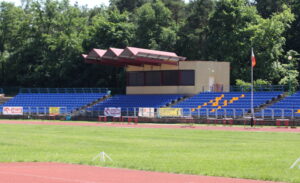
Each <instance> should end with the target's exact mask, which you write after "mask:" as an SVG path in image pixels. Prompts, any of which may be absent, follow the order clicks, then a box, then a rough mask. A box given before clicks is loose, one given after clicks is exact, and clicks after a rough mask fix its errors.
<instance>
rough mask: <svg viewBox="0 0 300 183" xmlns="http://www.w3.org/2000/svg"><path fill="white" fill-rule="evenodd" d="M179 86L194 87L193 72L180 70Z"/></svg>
mask: <svg viewBox="0 0 300 183" xmlns="http://www.w3.org/2000/svg"><path fill="white" fill-rule="evenodd" d="M179 78H180V80H179V85H195V71H194V70H181V71H180V77H179Z"/></svg>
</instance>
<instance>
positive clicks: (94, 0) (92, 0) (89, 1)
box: [0, 0, 109, 8]
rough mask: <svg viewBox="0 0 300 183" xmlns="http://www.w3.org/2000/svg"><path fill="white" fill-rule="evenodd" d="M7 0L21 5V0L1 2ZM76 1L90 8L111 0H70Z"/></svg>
mask: <svg viewBox="0 0 300 183" xmlns="http://www.w3.org/2000/svg"><path fill="white" fill-rule="evenodd" d="M2 1H6V2H13V3H15V5H17V6H19V5H21V0H0V2H2ZM75 2H78V4H79V5H80V6H81V5H82V6H83V5H88V7H89V8H92V7H95V6H99V5H101V4H104V5H107V6H108V5H109V0H70V3H71V4H75Z"/></svg>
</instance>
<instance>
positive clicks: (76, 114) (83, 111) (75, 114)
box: [71, 95, 111, 116]
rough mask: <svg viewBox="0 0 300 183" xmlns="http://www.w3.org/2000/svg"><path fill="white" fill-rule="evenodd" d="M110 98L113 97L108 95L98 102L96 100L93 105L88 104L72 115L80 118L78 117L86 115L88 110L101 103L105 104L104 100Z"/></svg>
mask: <svg viewBox="0 0 300 183" xmlns="http://www.w3.org/2000/svg"><path fill="white" fill-rule="evenodd" d="M110 97H111V95H106V96H104V97H102V98H99V99H98V100H95V101H93V102H91V103H89V104H87V105H85V106H82V107H80V108H79V109H77V110H76V111H73V112H72V114H71V115H72V116H78V115H80V113H85V112H86V109H87V108H89V107H93V106H94V105H96V104H98V103H100V102H103V101H104V100H106V99H108V98H110Z"/></svg>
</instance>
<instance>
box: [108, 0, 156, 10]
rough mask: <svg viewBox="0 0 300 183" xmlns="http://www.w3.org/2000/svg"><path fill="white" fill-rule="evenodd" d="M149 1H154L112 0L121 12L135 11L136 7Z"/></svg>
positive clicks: (112, 3) (149, 0)
mask: <svg viewBox="0 0 300 183" xmlns="http://www.w3.org/2000/svg"><path fill="white" fill-rule="evenodd" d="M148 2H152V0H110V3H111V5H112V6H116V7H117V8H118V10H120V11H121V12H124V11H129V12H133V11H134V10H135V9H136V8H138V7H141V6H142V5H144V4H145V3H148Z"/></svg>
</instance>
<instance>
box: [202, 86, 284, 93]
mask: <svg viewBox="0 0 300 183" xmlns="http://www.w3.org/2000/svg"><path fill="white" fill-rule="evenodd" d="M253 88H254V91H257V92H261V91H280V92H284V91H288V90H289V86H288V85H255V86H254V87H253ZM228 91H230V92H250V91H251V85H243V86H236V85H232V86H224V85H217V86H215V85H213V86H202V92H228Z"/></svg>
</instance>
